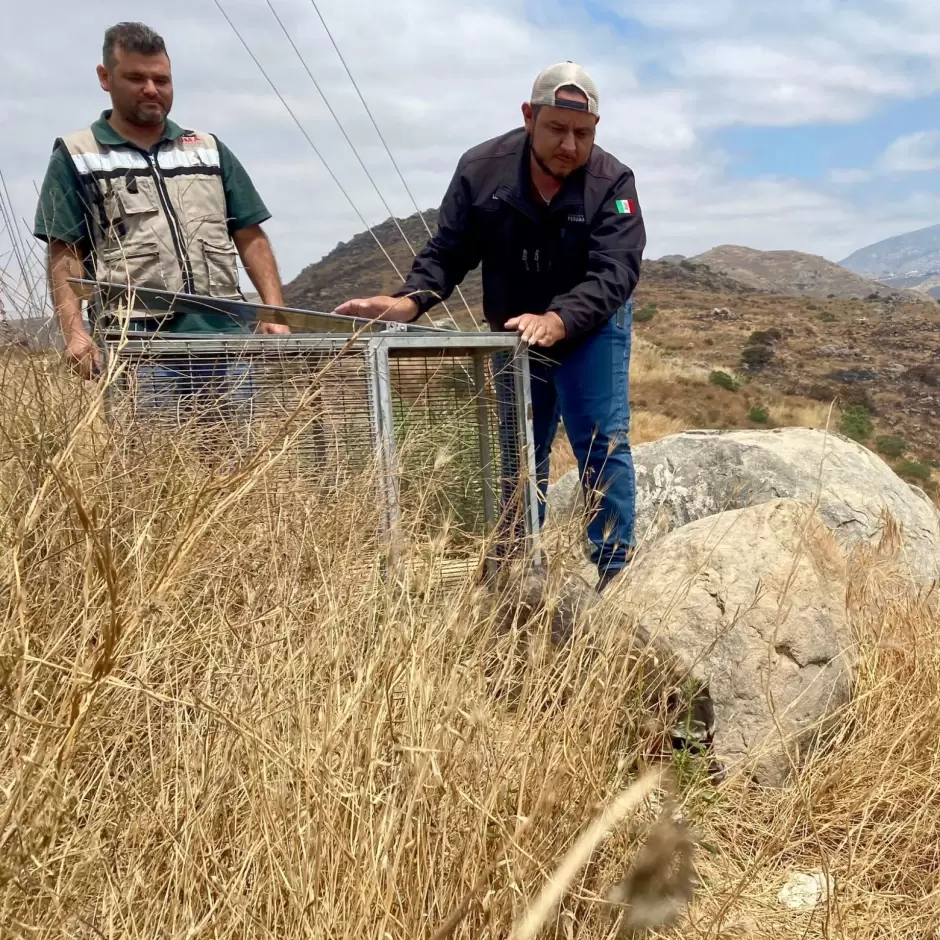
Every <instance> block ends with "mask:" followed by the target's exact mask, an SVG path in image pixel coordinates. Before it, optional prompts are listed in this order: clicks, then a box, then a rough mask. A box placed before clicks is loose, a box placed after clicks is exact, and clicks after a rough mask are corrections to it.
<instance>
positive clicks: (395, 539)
mask: <svg viewBox="0 0 940 940" xmlns="http://www.w3.org/2000/svg"><path fill="white" fill-rule="evenodd" d="M369 367H370V368H369V373H370V376H369V380H370V383H371V384H372V386H373V388H374V396H375V397H374V402H375V404H374V406H373V407H374V414H375V420H376V426H377V431H378V438H377V441H376V443H377V444H378V455H379V473H380V476H381V485H382V488H383V490H384V495H385V500H384V503H385V512H384V515H385V523H386V535H387V537H388V542H389V554H388V560H389V567H393V566H394V565H395V564H396V563H397V561H398V556H399V553H400V545H401V509H400V506H399V502H398V474H397V467H396V461H395V416H394V413H393V412H392V379H391V372H390V370H389V362H388V349H387V348H385V346H384V345H383V344H381V343H374V342H370V344H369Z"/></svg>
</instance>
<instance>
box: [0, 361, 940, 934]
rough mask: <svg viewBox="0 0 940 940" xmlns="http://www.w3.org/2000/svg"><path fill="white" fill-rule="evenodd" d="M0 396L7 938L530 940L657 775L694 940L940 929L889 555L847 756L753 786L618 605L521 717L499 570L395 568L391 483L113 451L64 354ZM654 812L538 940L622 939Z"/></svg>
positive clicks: (901, 597)
mask: <svg viewBox="0 0 940 940" xmlns="http://www.w3.org/2000/svg"><path fill="white" fill-rule="evenodd" d="M23 370H25V373H24V371H23ZM0 384H2V389H0V395H2V401H3V402H4V403H5V406H4V408H3V411H2V414H0V446H2V448H3V456H2V463H0V525H2V527H3V528H2V534H3V543H2V556H0V564H2V569H0V570H2V581H0V589H2V592H3V597H2V603H3V608H2V610H3V613H2V617H3V621H2V625H0V714H2V719H0V720H2V729H3V731H2V737H0V925H2V929H0V934H2V935H4V936H11V937H53V936H55V937H61V936H69V937H100V936H106V937H112V936H113V937H117V936H120V937H128V938H133V937H147V938H152V937H155V936H159V937H167V938H175V937H179V938H183V937H187V938H196V937H214V938H215V937H248V936H250V937H278V938H284V937H295V936H297V937H300V936H315V937H321V936H322V937H337V938H343V937H349V938H353V937H355V938H357V940H359V938H367V937H374V938H385V937H401V938H415V937H432V936H435V935H437V936H443V935H448V936H453V937H461V938H471V937H472V938H483V937H490V938H496V937H506V936H508V935H509V933H510V931H511V930H512V929H513V925H523V924H525V923H528V922H527V921H526V919H525V918H526V914H527V912H530V913H531V911H532V910H533V905H534V904H535V901H536V899H537V898H538V897H539V894H540V892H541V891H543V889H545V888H546V885H549V884H552V883H555V882H552V878H553V875H554V873H555V872H556V869H557V868H558V867H559V866H560V865H561V864H562V861H563V859H565V857H566V854H567V853H569V851H571V850H573V849H575V848H576V847H577V846H579V842H578V840H579V838H580V837H582V836H583V835H584V834H585V832H586V831H589V830H588V827H589V826H590V825H591V823H592V821H594V820H597V819H598V818H599V817H602V814H603V812H604V808H605V807H608V806H610V804H611V803H612V802H614V801H615V800H616V798H617V796H618V794H622V793H623V792H624V791H625V790H628V788H630V787H631V786H632V785H633V784H635V783H636V781H637V779H638V778H639V777H640V776H641V775H642V774H643V772H644V771H645V770H646V769H648V768H649V767H650V764H651V763H654V764H659V765H660V766H662V767H663V768H665V770H667V771H668V772H669V774H670V776H672V777H674V778H675V780H676V792H677V799H678V801H679V804H680V806H681V809H682V812H683V815H684V816H685V818H686V819H687V820H688V821H689V823H690V824H691V825H692V826H693V827H694V828H695V830H696V832H697V833H698V835H699V837H700V841H701V847H700V849H699V850H698V854H697V858H698V862H697V867H698V868H699V869H700V873H701V876H702V886H701V889H700V891H699V894H698V896H697V898H696V899H695V900H694V901H693V903H692V905H691V907H690V908H689V909H688V912H687V915H686V919H685V920H684V921H683V922H681V923H680V924H679V925H678V926H676V927H675V928H673V930H674V934H673V935H675V936H683V937H703V938H704V937H719V936H752V937H764V936H767V937H769V936H782V935H787V936H789V935H793V934H794V933H796V932H797V931H799V932H800V933H801V935H803V934H804V932H805V935H808V936H814V935H816V936H853V937H856V936H857V937H872V936H892V937H894V936H896V937H911V938H913V937H926V936H930V935H931V934H930V931H931V930H934V931H935V930H936V920H935V913H936V906H935V900H936V898H937V896H938V894H937V892H938V884H940V883H938V880H937V878H938V872H940V865H938V857H937V856H938V851H940V849H938V845H940V832H938V831H937V829H938V825H940V823H938V820H940V795H938V787H940V785H938V783H937V780H938V776H937V774H938V771H940V766H938V765H940V745H938V735H937V718H936V716H937V713H938V711H940V654H938V650H940V643H938V640H940V637H938V635H937V633H938V630H937V623H936V620H935V619H934V616H935V609H934V607H932V606H931V605H932V603H933V600H932V599H931V598H930V597H920V598H917V599H912V597H911V596H910V594H909V592H905V590H903V589H902V586H900V585H899V584H897V583H896V582H895V581H892V580H891V577H890V576H889V574H888V573H887V569H884V568H883V567H882V566H881V565H880V563H879V562H878V561H877V560H871V561H869V562H867V563H866V567H865V568H864V570H861V569H860V570H859V571H858V572H857V573H856V577H855V578H854V579H853V592H852V595H851V597H849V598H848V600H847V603H849V604H850V606H851V608H852V611H853V613H852V615H853V617H854V618H855V620H856V623H857V625H858V629H859V632H860V635H864V636H866V637H868V638H869V639H868V640H867V646H866V648H865V649H866V652H865V656H864V660H863V667H862V673H861V677H860V680H859V691H858V696H857V699H856V702H855V704H854V706H853V708H852V713H851V715H850V716H849V717H848V719H847V721H846V723H845V725H844V731H843V734H842V736H841V739H840V740H839V741H838V742H837V746H834V747H833V749H831V750H830V751H827V752H825V753H821V754H818V755H816V756H815V757H813V758H812V759H811V760H810V762H809V764H808V766H807V768H806V770H805V771H804V773H803V774H802V776H801V777H800V779H799V781H798V783H797V784H795V785H794V786H792V787H791V788H790V789H788V790H786V791H784V792H782V793H778V794H761V793H754V792H752V791H751V790H749V789H748V788H747V787H746V786H745V784H744V782H743V781H742V780H740V779H738V778H735V777H733V776H732V777H731V778H730V779H729V780H727V781H726V782H724V783H722V784H720V785H719V784H716V783H714V782H713V781H710V780H709V778H708V777H707V774H705V773H704V769H705V763H704V761H699V760H697V759H696V758H694V757H691V756H689V755H680V756H679V757H678V758H673V757H672V756H671V755H668V754H667V755H665V757H661V756H660V755H661V751H662V748H661V746H660V745H661V738H662V729H661V728H658V727H656V726H655V721H654V720H653V721H652V723H651V716H650V715H648V714H646V713H645V712H644V711H643V710H642V709H640V708H639V707H638V705H637V702H638V697H637V694H636V692H637V690H636V688H635V686H636V674H635V672H634V671H633V669H632V666H631V661H630V658H629V657H628V656H620V655H615V654H616V653H617V650H618V645H619V644H620V642H621V641H620V637H621V636H622V644H623V645H629V642H630V635H629V634H630V630H629V624H628V623H623V622H621V619H620V617H622V615H615V614H613V613H611V614H610V615H609V620H608V624H607V625H608V627H609V630H610V636H609V637H608V640H607V644H606V645H605V648H604V649H605V655H600V656H599V655H597V651H596V649H592V648H589V647H590V638H576V639H575V640H573V645H572V649H571V650H570V651H569V654H568V661H569V662H570V664H571V665H570V667H568V666H566V667H565V668H564V669H559V668H557V667H556V666H554V665H553V664H552V662H551V661H550V657H548V659H545V660H542V661H538V660H535V661H532V662H531V663H530V665H529V667H528V668H527V670H526V671H525V673H524V675H523V681H522V683H521V686H520V689H519V694H517V695H515V696H512V697H511V698H506V697H499V696H497V695H494V694H493V686H492V672H491V667H492V662H493V659H492V657H493V652H494V649H495V650H496V651H497V653H499V651H500V649H501V646H500V643H501V642H502V641H501V640H500V637H499V636H498V634H497V623H496V619H495V618H494V617H493V616H492V615H491V614H489V613H488V612H487V611H488V608H487V605H486V604H483V603H481V597H480V588H479V587H478V585H477V584H476V580H475V571H476V569H475V568H474V566H473V565H470V566H469V573H467V574H464V575H462V576H460V577H458V578H456V579H455V580H452V581H449V582H445V581H444V580H442V579H440V578H434V577H429V576H428V574H427V572H428V571H429V570H430V571H434V570H438V569H440V568H441V567H443V566H444V562H445V561H447V559H446V558H445V555H444V549H445V545H446V540H445V539H443V538H438V539H436V540H435V539H432V540H430V541H429V540H428V539H427V537H426V535H425V532H426V530H425V529H423V528H421V526H420V522H421V520H420V519H419V520H417V522H416V523H415V526H416V528H415V529H414V530H413V531H412V530H408V531H406V533H405V544H404V552H403V557H402V561H401V566H400V567H398V568H395V569H393V570H392V571H385V570H384V561H383V557H382V550H381V545H380V543H379V541H378V540H376V539H375V538H373V537H372V533H374V532H375V530H376V528H377V526H378V523H379V519H378V509H377V504H376V498H375V479H374V476H373V474H372V473H371V472H370V468H368V467H366V468H362V472H361V473H359V474H358V475H354V476H351V477H348V478H344V479H342V480H340V479H330V478H329V477H324V476H323V475H322V474H321V475H320V476H317V477H307V478H304V477H302V476H294V477H291V476H290V475H287V476H285V475H282V474H278V473H276V472H275V470H276V468H277V466H278V463H277V460H278V456H277V455H278V453H279V448H278V446H277V441H276V440H272V441H270V442H269V445H270V446H268V447H266V448H263V449H262V450H260V451H258V452H255V453H252V454H249V455H247V456H245V457H244V458H243V459H241V460H240V461H237V460H231V461H225V460H215V461H213V460H206V459H205V449H204V448H201V447H200V445H199V441H197V440H196V439H195V436H194V435H193V434H192V433H191V432H190V431H187V430H186V429H184V430H183V431H180V432H173V433H169V432H160V431H158V430H154V431H153V432H152V433H150V434H148V435H139V436H137V437H133V436H131V437H130V438H128V437H126V436H122V437H116V436H114V435H112V434H111V432H110V431H109V429H108V426H107V424H106V423H104V422H103V421H101V420H100V414H101V412H100V402H99V401H98V400H97V398H96V394H95V392H94V391H93V390H90V389H89V388H88V387H86V386H79V385H78V384H77V383H74V382H72V381H71V380H69V379H67V378H65V377H64V376H63V374H62V373H61V372H60V371H59V370H58V368H56V367H55V366H54V365H53V364H50V365H48V366H46V365H41V364H36V363H35V362H33V361H28V362H26V363H25V364H24V363H23V362H22V361H18V362H17V363H11V362H7V363H6V364H5V366H4V368H3V369H2V370H0ZM27 386H28V387H29V392H28V394H27V393H26V392H25V391H24V389H26V388H27ZM290 433H292V432H291V431H290V430H289V429H288V430H287V431H285V434H287V435H289V434H290ZM434 473H435V467H434V464H433V462H432V463H431V465H430V466H429V467H428V468H427V473H426V475H425V477H424V485H426V486H427V487H429V488H431V489H433V488H434V486H435V483H436V481H435V476H434ZM422 505H423V504H422V503H421V502H420V501H416V502H415V507H416V508H415V512H416V513H417V514H418V515H420V513H421V506H422ZM415 533H417V534H415ZM483 551H484V547H483V546H479V549H478V555H479V557H482V553H483ZM416 572H417V573H422V574H421V576H420V577H418V576H417V575H416V574H415V573H416ZM412 575H414V576H412ZM885 584H891V585H893V587H892V589H891V590H888V589H886V588H884V585H885ZM876 599H877V601H876ZM611 638H613V639H611ZM575 675H576V677H577V682H574V683H572V676H575ZM561 692H564V694H560V693H561ZM653 718H655V716H653ZM663 761H665V763H662V762H663ZM662 798H665V797H662ZM655 805H656V803H655V800H654V801H653V803H652V804H651V803H649V802H647V803H644V804H643V805H641V806H640V808H639V810H638V813H639V815H636V813H635V814H634V815H633V816H628V818H627V819H626V820H624V821H623V822H622V823H621V824H619V825H616V826H613V827H612V828H611V829H610V831H609V832H606V833H604V835H605V838H603V839H601V838H600V837H598V840H597V842H596V843H591V845H590V847H589V848H590V851H589V852H588V854H587V856H586V857H585V858H583V859H582V860H581V862H580V863H579V865H577V866H574V865H572V866H569V868H568V869H566V874H565V877H566V879H567V880H566V881H565V882H564V886H563V890H561V891H560V892H558V894H557V896H552V897H551V902H552V903H551V904H550V905H547V906H546V908H545V915H544V918H543V921H540V923H541V924H542V926H541V930H542V935H544V936H558V937H568V936H578V937H597V938H601V937H609V936H612V935H614V934H615V933H616V931H617V930H619V929H620V927H621V926H622V925H623V924H624V923H626V915H627V913H628V910H627V911H625V910H624V909H621V908H620V907H618V906H617V905H614V906H613V907H612V905H611V898H617V897H619V895H618V893H617V886H618V885H622V884H624V883H630V876H629V872H630V871H631V870H633V871H636V870H637V869H635V868H632V866H634V863H635V862H636V861H637V858H638V854H639V850H640V848H641V846H642V844H643V841H644V835H645V833H646V832H647V827H648V825H649V824H650V823H651V822H652V821H653V819H654V818H655V817H656V815H657V814H656V812H655ZM569 857H578V858H581V856H569ZM819 865H825V866H826V867H828V868H829V870H831V871H832V872H833V873H834V874H835V875H836V878H837V884H838V886H839V888H838V892H837V894H836V896H835V897H834V898H833V900H832V903H831V905H830V907H829V908H826V909H825V911H824V912H822V911H820V910H817V911H815V912H814V913H812V914H794V913H792V912H787V911H784V910H782V909H781V908H780V907H779V905H777V903H776V900H775V894H776V890H777V889H778V888H779V884H780V883H781V881H782V879H783V878H784V877H785V875H786V874H787V873H788V872H789V871H790V870H791V869H794V868H797V869H801V870H802V869H807V868H812V867H818V866H819ZM634 880H635V878H634ZM546 897H547V895H546ZM520 929H521V926H520Z"/></svg>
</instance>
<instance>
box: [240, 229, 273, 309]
mask: <svg viewBox="0 0 940 940" xmlns="http://www.w3.org/2000/svg"><path fill="white" fill-rule="evenodd" d="M233 238H234V241H235V247H236V248H237V249H238V253H239V254H240V255H241V259H242V264H244V265H245V270H246V271H247V272H248V277H249V278H251V283H252V284H254V287H255V290H256V291H257V292H258V295H259V296H260V297H261V303H263V304H267V305H268V306H271V307H283V306H284V296H283V293H282V290H281V276H280V274H279V273H278V270H277V261H276V260H275V258H274V252H273V251H272V250H271V243H270V242H269V241H268V236H267V235H265V233H264V232H263V231H262V229H261V226H260V225H252V226H250V227H249V228H246V229H240V230H239V231H237V232H235V234H234V236H233Z"/></svg>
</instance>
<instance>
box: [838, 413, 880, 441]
mask: <svg viewBox="0 0 940 940" xmlns="http://www.w3.org/2000/svg"><path fill="white" fill-rule="evenodd" d="M839 430H840V431H841V432H842V433H843V434H844V435H845V436H846V437H850V438H851V439H852V440H853V441H858V442H859V443H862V442H864V441H867V440H868V439H869V438H870V437H871V434H872V431H874V430H875V426H874V425H873V424H872V421H871V415H870V414H869V413H868V409H867V408H865V407H864V405H849V407H848V408H846V409H845V411H843V412H842V420H841V422H840V423H839Z"/></svg>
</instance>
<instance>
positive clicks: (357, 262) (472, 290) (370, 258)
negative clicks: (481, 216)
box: [284, 209, 753, 326]
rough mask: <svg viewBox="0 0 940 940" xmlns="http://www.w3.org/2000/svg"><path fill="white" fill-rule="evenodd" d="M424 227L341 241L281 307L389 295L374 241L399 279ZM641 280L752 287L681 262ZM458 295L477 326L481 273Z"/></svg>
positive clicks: (409, 223) (457, 309) (463, 320)
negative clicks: (405, 238) (388, 257)
mask: <svg viewBox="0 0 940 940" xmlns="http://www.w3.org/2000/svg"><path fill="white" fill-rule="evenodd" d="M423 217H424V222H426V223H427V226H428V228H430V230H431V231H432V232H433V231H435V230H436V227H437V210H436V209H428V210H427V211H425V212H424V213H423ZM424 222H422V221H421V218H420V217H419V216H418V215H417V214H415V215H412V216H409V217H408V218H407V219H400V220H398V223H397V225H396V224H395V223H394V222H392V221H391V220H390V219H389V220H386V221H385V222H383V223H382V224H381V225H377V226H376V227H375V228H374V229H373V232H374V233H375V236H376V237H375V238H373V236H372V235H370V234H369V232H362V233H360V234H359V235H356V236H355V237H353V238H352V239H350V240H349V241H348V242H340V243H339V244H338V245H337V246H336V247H335V248H334V249H333V250H332V251H331V252H330V253H329V254H328V255H326V257H324V258H323V259H321V260H320V261H317V262H315V263H314V264H311V265H308V266H307V267H306V268H304V269H303V270H302V271H301V272H300V274H298V275H297V277H295V278H294V280H293V281H291V282H290V283H289V284H287V285H286V286H285V288H284V299H285V302H286V303H287V304H288V305H289V306H292V307H302V308H304V309H307V310H318V311H330V310H332V309H334V308H335V307H336V306H337V305H338V304H340V303H342V302H343V301H344V300H348V299H349V298H350V297H362V296H365V297H368V296H370V295H372V294H382V293H391V292H392V291H394V290H396V289H397V288H398V286H399V285H400V284H401V280H400V279H399V278H398V276H397V275H396V274H395V272H394V270H393V269H392V267H391V265H390V264H389V263H388V261H387V259H386V258H385V256H384V255H383V253H382V250H381V249H380V248H379V246H378V244H377V243H376V238H377V239H378V241H379V242H381V243H382V246H383V247H384V248H385V250H386V251H387V252H388V254H389V255H390V256H391V258H392V260H393V261H394V262H395V264H396V265H397V267H398V269H399V271H401V272H402V274H404V275H407V273H408V270H409V269H410V266H411V262H412V258H413V255H412V252H411V250H410V249H409V247H408V245H407V244H406V243H405V241H404V239H403V238H402V235H401V232H399V230H398V227H399V226H400V228H401V231H402V232H404V234H405V236H406V237H407V239H408V242H409V243H410V244H411V246H412V247H413V248H414V249H415V250H416V251H420V250H421V248H423V247H424V245H425V243H426V242H427V239H428V232H427V229H426V228H425V225H424ZM643 279H644V281H645V282H647V283H655V284H659V285H661V286H663V287H667V286H672V287H675V288H683V289H692V290H701V291H720V292H723V293H732V294H743V293H749V292H752V291H753V288H751V287H749V286H747V285H746V284H742V283H740V282H738V281H736V280H734V278H731V277H729V276H728V275H727V274H724V273H722V272H721V271H716V270H713V269H712V268H710V267H708V266H707V265H704V264H700V263H696V262H695V261H689V260H685V259H679V258H678V256H677V260H676V261H672V260H665V259H664V260H661V261H647V262H644V265H643ZM461 291H462V293H463V296H464V298H465V299H466V301H467V303H468V304H469V305H470V307H471V309H472V310H473V314H474V317H475V318H476V319H477V321H479V322H482V319H483V311H482V288H481V284H480V272H479V271H478V270H477V271H471V272H470V274H469V275H468V276H467V279H466V281H465V282H464V283H463V284H462V285H461ZM447 306H448V308H449V310H450V312H451V313H452V314H453V316H454V319H455V320H456V321H457V323H458V324H459V325H461V326H468V325H469V324H470V320H469V317H468V316H467V312H466V307H465V306H464V304H463V302H462V301H461V299H460V297H459V296H458V295H457V294H456V293H455V294H454V295H453V297H452V298H451V299H450V300H449V301H448V303H447ZM431 316H432V317H433V319H434V321H435V322H438V323H444V322H447V321H448V317H447V313H446V311H445V310H444V309H443V308H442V307H436V308H434V309H433V310H432V311H431Z"/></svg>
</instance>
